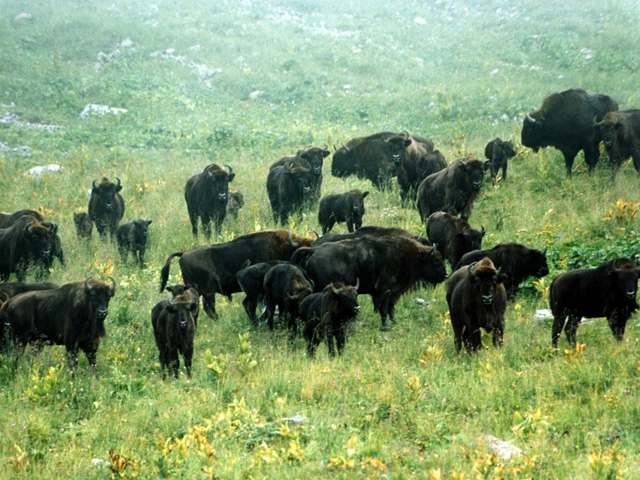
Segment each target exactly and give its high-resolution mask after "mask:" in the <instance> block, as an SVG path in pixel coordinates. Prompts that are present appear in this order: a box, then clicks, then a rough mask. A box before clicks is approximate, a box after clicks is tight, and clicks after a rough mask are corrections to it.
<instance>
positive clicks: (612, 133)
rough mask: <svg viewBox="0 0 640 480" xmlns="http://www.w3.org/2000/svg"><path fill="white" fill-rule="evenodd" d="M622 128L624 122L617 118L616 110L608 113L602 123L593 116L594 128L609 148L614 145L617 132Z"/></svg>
mask: <svg viewBox="0 0 640 480" xmlns="http://www.w3.org/2000/svg"><path fill="white" fill-rule="evenodd" d="M621 128H622V123H620V122H619V121H618V119H617V118H616V116H615V112H609V113H607V114H606V115H605V116H604V118H603V119H602V121H601V122H600V123H598V122H597V117H594V118H593V129H594V131H595V133H596V135H597V136H598V137H599V138H601V139H602V141H603V142H604V146H605V147H606V148H607V150H610V149H611V148H612V147H613V143H614V141H615V139H616V132H617V131H618V130H620V129H621Z"/></svg>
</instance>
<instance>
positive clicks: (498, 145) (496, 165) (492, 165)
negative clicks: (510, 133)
mask: <svg viewBox="0 0 640 480" xmlns="http://www.w3.org/2000/svg"><path fill="white" fill-rule="evenodd" d="M484 156H485V157H486V158H487V162H488V168H489V170H490V171H491V182H492V183H493V185H495V184H496V178H497V176H498V172H499V171H500V170H502V181H503V182H504V181H506V180H507V167H508V166H509V159H510V158H513V157H515V156H516V151H515V149H514V148H513V143H512V142H511V140H508V141H504V140H502V139H501V138H500V137H496V138H494V139H493V140H491V141H490V142H489V143H487V146H486V147H484Z"/></svg>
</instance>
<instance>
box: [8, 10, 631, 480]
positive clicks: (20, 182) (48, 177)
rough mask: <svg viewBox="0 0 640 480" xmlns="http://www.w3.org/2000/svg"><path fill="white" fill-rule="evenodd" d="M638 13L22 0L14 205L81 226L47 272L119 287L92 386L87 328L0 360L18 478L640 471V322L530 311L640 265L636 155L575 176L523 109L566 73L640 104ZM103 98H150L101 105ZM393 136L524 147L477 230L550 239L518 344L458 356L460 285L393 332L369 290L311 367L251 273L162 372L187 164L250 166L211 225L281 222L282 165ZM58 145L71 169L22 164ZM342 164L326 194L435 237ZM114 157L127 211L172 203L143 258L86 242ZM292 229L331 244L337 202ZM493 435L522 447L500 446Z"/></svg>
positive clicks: (454, 148)
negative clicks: (261, 316)
mask: <svg viewBox="0 0 640 480" xmlns="http://www.w3.org/2000/svg"><path fill="white" fill-rule="evenodd" d="M23 13H27V14H30V15H31V16H30V17H26V16H25V15H21V14H23ZM638 18H640V4H638V3H637V2H636V1H633V0H605V1H602V2H581V1H577V0H562V1H561V0H550V1H548V2H530V1H529V2H525V1H523V0H512V1H507V0H485V1H483V2H479V1H473V0H451V1H448V0H435V1H429V2H419V1H408V2H374V1H372V2H338V1H335V0H327V1H315V0H308V1H307V0H305V1H303V0H274V1H272V2H265V1H260V0H253V1H252V0H240V1H233V2H232V1H226V0H218V1H216V2H207V1H203V0H194V1H189V2H187V1H181V0H158V1H155V2H144V1H140V0H132V1H131V0H130V1H123V0H113V1H108V2H97V1H95V0H86V1H80V0H75V1H71V0H60V1H57V2H44V1H36V0H17V1H9V0H0V33H1V34H0V211H4V212H11V211H14V210H18V209H21V208H35V209H38V210H40V211H41V212H42V213H43V214H44V215H45V217H46V218H47V219H49V220H50V221H52V222H56V223H57V224H58V225H59V234H60V237H61V239H62V246H63V249H64V253H65V258H66V265H64V266H62V265H60V263H59V262H57V261H56V262H54V264H53V268H52V270H51V275H50V280H51V281H55V282H58V283H61V284H62V283H66V282H72V281H78V280H83V279H84V278H86V277H88V276H90V275H91V276H94V277H98V278H101V279H106V276H108V275H110V276H113V277H114V278H115V279H116V282H117V288H116V294H115V297H114V298H113V299H112V300H111V302H110V308H109V316H108V317H107V320H106V328H107V337H106V338H105V339H103V341H102V342H101V344H100V348H99V350H98V367H97V377H94V376H93V374H92V373H91V369H90V368H89V366H88V364H87V361H86V358H84V357H81V359H80V366H79V368H78V371H77V373H76V375H75V377H74V378H71V377H70V375H69V370H68V368H67V367H66V366H65V365H64V358H65V352H64V348H63V347H51V346H48V347H44V348H43V350H42V351H40V352H28V353H27V354H26V355H24V356H23V357H22V358H21V359H20V360H19V362H18V365H17V368H16V369H14V365H13V361H12V359H11V357H10V356H9V355H7V356H0V425H2V427H3V435H2V436H1V437H0V476H1V477H2V478H7V479H9V478H11V479H27V478H28V479H32V478H59V479H62V478H73V479H79V478H81V479H85V478H86V479H94V478H95V479H104V478H141V479H149V478H189V479H195V478H217V479H235V478H246V479H276V478H277V479H285V478H286V479H289V478H290V479H295V478H367V479H369V478H374V479H375V478H386V479H390V478H394V479H404V478H426V479H440V478H442V479H488V478H491V479H493V478H496V479H497V478H505V479H524V478H533V479H546V478H549V479H557V478H559V479H575V478H585V479H588V478H593V479H615V478H623V479H626V478H628V479H632V478H639V477H640V456H639V454H638V452H639V451H640V405H639V402H638V398H639V395H640V342H639V338H640V327H639V325H640V316H639V315H637V314H635V315H633V316H632V317H631V319H630V320H629V322H628V324H627V331H626V334H625V338H624V341H623V342H621V343H618V342H616V341H615V339H614V338H613V336H612V334H611V332H610V330H609V327H608V325H607V322H606V320H605V319H595V320H594V321H588V322H584V325H582V326H581V327H580V329H579V330H578V334H577V336H578V345H577V347H576V348H571V346H570V345H569V344H568V343H567V341H566V338H565V337H564V334H563V336H562V337H561V339H560V342H559V348H558V349H557V350H556V349H552V348H551V330H550V324H549V323H548V322H545V321H535V320H534V315H535V314H536V311H537V310H540V309H545V308H548V287H549V285H550V283H551V281H552V280H553V278H555V276H557V275H558V274H559V273H561V272H564V271H566V270H567V269H569V268H577V267H585V266H596V265H598V264H600V263H601V262H603V261H605V260H609V259H612V258H615V257H618V256H627V257H630V258H633V259H634V260H638V254H639V253H640V238H639V236H638V232H639V228H640V225H639V222H640V219H638V210H639V207H640V189H639V188H638V185H639V181H640V180H639V179H638V174H637V173H636V171H635V170H634V168H633V166H632V165H631V163H630V162H626V163H625V164H624V165H623V166H622V167H621V169H620V172H619V173H618V176H617V179H616V181H615V183H614V184H611V183H610V182H609V177H610V174H611V167H610V166H609V163H608V161H607V159H606V155H603V157H602V158H601V160H600V162H599V164H598V166H597V168H596V169H595V172H594V173H593V174H592V175H588V174H587V169H586V166H585V164H584V160H583V157H582V154H580V155H579V156H578V158H577V159H576V162H575V165H574V174H573V176H572V177H571V178H570V179H567V178H566V176H565V173H564V172H565V168H564V160H563V158H562V155H561V153H560V152H559V151H557V150H555V149H553V148H547V149H541V150H540V151H539V152H538V153H533V152H532V151H531V150H530V149H527V148H524V147H522V146H521V145H520V131H521V122H522V118H523V117H524V115H525V114H526V112H527V111H529V110H531V109H533V108H537V107H539V106H540V105H541V104H542V100H543V99H544V97H545V96H546V95H548V94H550V93H553V92H559V91H562V90H566V89H568V88H577V87H579V88H584V89H586V90H587V91H589V92H591V93H596V92H599V93H606V94H608V95H611V96H612V97H613V98H615V99H616V100H617V101H618V103H619V104H620V108H621V109H628V108H639V107H640V89H639V88H638V70H639V69H640V56H638V52H639V51H640V33H639V32H638V29H637V19H638ZM89 104H97V105H105V106H108V107H111V108H117V109H124V110H126V112H125V111H123V112H120V113H108V114H105V115H92V114H89V115H86V116H82V117H81V112H83V110H84V109H85V106H87V105H89ZM381 130H389V131H398V132H399V131H403V130H406V131H409V132H410V133H415V134H419V135H423V136H426V137H428V138H430V139H431V140H433V141H434V143H435V145H436V148H438V149H440V150H441V151H442V152H443V153H444V155H445V157H446V159H447V161H448V162H451V161H452V160H455V159H456V158H459V157H461V156H463V155H468V154H473V155H477V156H478V157H480V158H483V153H484V146H485V145H486V143H487V142H488V141H489V140H491V139H493V138H495V137H497V136H500V137H501V138H503V139H511V140H513V141H514V144H515V145H516V147H517V150H518V155H517V156H516V157H515V158H513V159H512V160H511V161H510V165H509V178H508V180H507V181H506V182H499V183H498V184H497V185H496V186H495V187H492V186H491V181H490V179H489V178H488V176H487V177H486V178H485V184H484V186H483V188H482V192H481V195H480V197H479V198H478V200H477V201H476V203H475V207H474V210H473V214H472V216H471V218H470V223H471V225H472V226H474V227H477V228H480V226H484V227H485V228H486V230H487V235H486V236H485V237H484V242H483V247H484V248H491V247H492V246H494V245H495V244H497V243H499V242H504V241H513V242H519V243H523V244H525V245H527V246H530V247H533V248H539V249H544V248H546V249H547V258H548V262H549V268H550V274H549V275H548V276H547V277H545V278H543V279H541V280H536V281H534V280H533V279H529V280H528V281H527V282H525V284H523V285H522V287H521V291H520V293H519V295H518V296H517V298H516V299H515V300H514V301H513V302H511V303H510V304H509V306H508V309H507V314H506V329H505V338H504V346H503V347H502V348H500V349H496V348H493V347H492V346H491V342H490V338H489V337H485V338H484V344H485V346H487V348H485V349H483V350H482V351H481V352H479V353H478V354H477V355H473V356H468V355H458V354H457V353H456V351H455V348H454V344H453V334H452V329H451V325H450V321H449V314H448V308H447V304H446V301H445V286H444V284H441V285H438V286H436V287H435V288H429V289H419V290H417V291H412V292H410V293H408V294H406V295H405V296H404V297H403V298H402V299H401V300H400V302H399V303H398V305H397V308H396V317H397V324H396V325H395V326H394V327H393V329H392V330H391V331H389V332H383V331H381V329H380V325H381V323H380V316H379V315H378V314H377V313H374V311H373V306H372V304H371V299H370V297H369V296H366V295H363V296H361V297H360V299H359V301H360V304H361V306H362V310H361V312H360V314H359V315H358V317H357V321H356V323H355V324H354V326H353V328H352V330H351V332H350V335H349V337H348V339H347V345H346V348H345V353H344V355H343V356H341V357H339V358H336V359H333V360H330V359H329V358H328V356H327V350H326V347H325V346H324V345H321V346H320V348H319V350H318V355H317V358H316V359H315V360H310V359H308V358H307V356H306V353H305V352H306V349H305V346H304V341H303V340H302V339H298V340H297V343H296V348H295V349H293V350H292V349H290V348H289V346H288V342H287V334H286V332H285V329H284V328H283V327H281V328H279V329H276V331H275V332H274V333H273V334H270V333H269V332H268V329H267V328H266V326H263V327H262V328H261V329H260V330H258V331H255V330H253V328H252V327H251V325H250V322H249V319H248V318H247V316H246V314H245V312H244V310H243V308H242V304H241V300H242V298H243V294H242V293H240V294H236V295H234V296H233V299H232V300H229V299H227V298H224V297H221V296H219V295H218V296H216V300H217V310H218V312H219V313H220V318H219V319H218V320H216V321H213V320H211V319H210V318H208V317H206V315H204V313H201V316H200V321H199V325H198V331H197V334H196V341H195V354H194V365H193V376H192V378H191V379H190V380H189V379H188V378H187V377H186V375H184V374H182V375H180V378H179V379H177V380H172V379H167V380H164V381H163V380H162V377H161V374H160V365H159V362H158V352H157V348H156V346H155V342H154V339H153V332H152V327H151V321H150V318H151V316H150V312H151V308H152V307H153V305H154V304H155V303H157V302H158V301H160V300H162V299H164V298H166V297H167V294H166V293H159V292H158V287H159V276H160V269H161V268H162V266H163V264H164V261H165V259H166V258H167V256H168V255H169V254H170V253H172V252H176V251H180V250H184V249H190V248H194V247H195V246H197V245H200V244H203V243H204V242H205V241H204V238H203V237H202V236H201V237H199V238H197V239H194V238H193V237H192V235H191V229H190V224H189V219H188V215H187V209H186V204H185V201H184V194H183V191H184V185H185V183H186V181H187V179H188V178H189V177H191V176H192V175H194V174H196V173H199V172H201V171H202V170H203V169H204V167H205V166H206V165H208V164H210V163H217V164H219V165H223V164H228V165H231V166H232V167H233V171H234V172H236V179H235V180H234V181H233V182H232V183H231V184H230V188H233V189H240V190H241V191H242V192H243V194H244V199H245V206H244V208H243V209H242V210H241V211H240V213H239V216H238V219H237V220H235V219H233V218H227V219H226V220H225V222H224V224H223V228H222V232H221V234H220V235H219V236H217V237H215V239H213V238H212V240H213V241H214V242H215V243H217V242H224V241H228V240H231V239H233V238H235V237H237V236H239V235H242V234H245V233H249V232H254V231H258V230H265V229H272V228H280V227H279V226H278V225H276V224H275V223H274V222H273V218H272V214H271V209H270V206H269V202H268V199H267V195H266V186H265V185H266V177H267V172H268V169H269V165H270V164H271V163H272V162H273V161H275V160H277V159H278V158H280V157H281V156H283V155H292V154H294V153H295V152H296V151H297V150H298V149H299V148H303V147H305V146H308V145H319V146H323V145H325V144H326V145H328V146H329V147H330V148H331V150H333V149H334V146H335V147H339V146H340V145H341V144H342V143H346V142H347V141H348V140H349V139H351V138H353V137H356V136H361V135H367V134H370V133H374V132H377V131H381ZM53 163H55V164H58V165H60V166H61V167H62V171H61V172H60V173H57V174H45V175H42V176H41V177H39V178H30V177H27V176H25V175H24V173H25V172H27V171H28V170H29V169H31V168H32V167H35V166H42V165H48V164H53ZM330 163H331V157H328V158H327V159H326V161H325V165H324V181H323V185H322V193H323V194H329V193H341V192H344V191H347V190H349V189H352V188H359V189H361V190H369V191H370V192H371V194H370V195H369V196H368V197H367V198H366V200H365V205H366V209H367V213H366V214H365V217H364V224H365V225H382V226H395V227H401V228H405V229H407V230H410V231H412V232H414V233H420V232H423V233H424V226H423V225H422V224H421V222H420V218H419V215H418V212H417V210H415V209H410V208H402V207H401V205H400V195H399V191H398V188H397V184H396V185H394V188H393V189H392V190H391V191H385V192H381V191H378V190H376V189H374V188H373V186H372V185H371V184H370V182H368V181H364V180H360V179H357V178H355V177H350V178H347V179H344V180H343V179H338V178H335V177H331V174H330V171H331V169H330ZM103 175H106V176H108V177H109V178H112V179H113V178H115V177H118V178H120V179H121V181H122V185H123V190H122V194H123V196H124V199H125V202H126V212H125V216H124V220H123V221H132V220H135V219H139V218H144V219H151V220H153V223H152V224H151V226H150V227H149V228H150V234H149V242H148V248H147V254H146V260H147V267H146V268H145V269H143V270H140V269H138V268H137V267H136V265H135V264H134V262H133V261H132V260H131V259H129V261H128V262H127V263H123V262H122V261H121V259H120V257H119V256H118V252H117V249H116V247H115V246H114V245H111V244H109V243H102V242H100V241H99V239H98V238H97V235H96V232H95V231H94V238H93V239H92V240H91V242H89V243H80V242H78V241H77V239H76V234H75V229H74V225H73V217H72V214H73V213H74V212H79V211H83V210H85V211H86V209H87V204H88V197H87V190H89V189H90V188H91V183H92V181H93V180H94V179H98V178H100V177H101V176H103ZM282 228H285V229H289V230H293V231H294V232H296V233H298V234H302V235H306V236H313V235H314V231H319V230H320V226H319V225H318V221H317V211H306V212H304V213H303V214H302V215H301V216H295V217H293V218H291V220H290V223H289V225H285V226H284V227H282ZM333 231H334V232H337V233H342V232H346V226H345V225H344V224H340V225H337V226H336V227H334V230H333ZM13 279H14V277H12V280H13ZM29 280H35V278H34V276H33V275H31V276H29ZM178 281H180V276H179V268H178V264H177V262H176V261H174V262H173V264H172V267H171V278H170V282H171V283H175V282H178ZM419 299H421V300H419ZM416 300H419V301H416ZM487 435H492V436H494V437H497V438H499V439H501V440H503V441H505V442H508V443H509V444H512V445H514V446H516V447H518V448H519V449H521V450H522V454H518V455H514V456H513V457H511V458H503V457H502V456H500V455H498V454H497V453H496V452H495V451H494V450H493V449H492V448H491V446H490V444H489V443H490V442H489V441H488V440H487V438H486V436H487Z"/></svg>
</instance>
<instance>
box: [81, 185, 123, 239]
mask: <svg viewBox="0 0 640 480" xmlns="http://www.w3.org/2000/svg"><path fill="white" fill-rule="evenodd" d="M116 181H117V182H118V183H113V182H112V181H110V180H109V179H107V177H102V179H101V180H100V183H99V184H97V185H96V180H94V181H93V184H92V185H93V187H92V188H91V197H90V198H89V217H90V218H91V221H93V223H94V224H95V225H96V230H98V234H99V235H100V238H101V239H102V240H106V238H107V234H109V235H110V238H111V241H114V242H115V240H116V229H117V228H118V225H119V224H120V220H122V217H123V216H124V209H125V206H124V199H123V198H122V195H120V193H119V192H120V191H121V190H122V185H121V183H120V179H119V178H117V177H116Z"/></svg>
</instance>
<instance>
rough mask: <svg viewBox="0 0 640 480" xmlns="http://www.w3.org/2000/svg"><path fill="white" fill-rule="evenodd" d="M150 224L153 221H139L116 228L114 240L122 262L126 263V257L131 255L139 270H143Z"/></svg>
mask: <svg viewBox="0 0 640 480" xmlns="http://www.w3.org/2000/svg"><path fill="white" fill-rule="evenodd" d="M151 222H153V220H142V219H140V220H134V221H133V222H129V223H123V224H122V225H120V226H119V227H118V229H117V230H116V239H117V240H118V251H119V252H120V255H121V256H122V261H123V262H126V261H127V255H128V254H129V253H131V255H133V259H134V260H135V261H136V263H137V264H138V265H139V266H140V268H144V253H145V251H146V250H147V236H148V234H149V225H150V224H151Z"/></svg>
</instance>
